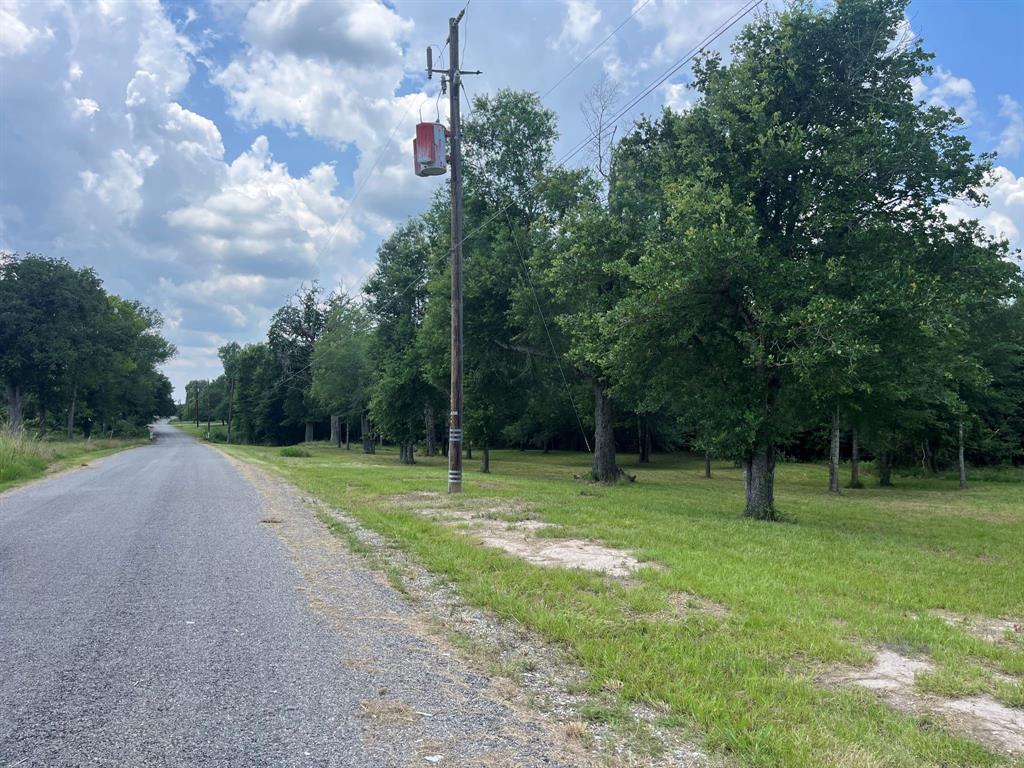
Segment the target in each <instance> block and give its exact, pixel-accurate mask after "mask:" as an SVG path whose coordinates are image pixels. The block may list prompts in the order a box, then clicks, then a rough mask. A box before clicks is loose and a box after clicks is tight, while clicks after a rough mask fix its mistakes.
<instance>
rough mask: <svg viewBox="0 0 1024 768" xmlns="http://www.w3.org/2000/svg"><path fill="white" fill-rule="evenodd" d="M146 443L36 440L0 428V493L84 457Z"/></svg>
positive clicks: (104, 439)
mask: <svg viewBox="0 0 1024 768" xmlns="http://www.w3.org/2000/svg"><path fill="white" fill-rule="evenodd" d="M144 442H146V440H145V439H141V438H139V439H136V438H129V439H121V438H101V439H94V440H38V439H34V438H32V437H29V436H27V435H24V434H20V435H12V434H10V433H9V432H6V431H4V430H2V429H0V490H3V489H4V488H7V487H9V486H11V485H15V484H17V483H19V482H22V481H24V480H31V479H32V478H35V477H40V476H41V475H43V474H45V473H46V471H47V470H48V469H50V468H51V467H54V468H58V469H59V468H60V467H62V466H64V465H68V464H71V463H72V462H74V461H76V460H78V459H81V458H83V457H86V456H88V457H90V458H94V457H98V456H105V455H107V454H109V453H114V452H115V451H119V450H122V449H124V448H129V447H131V446H133V445H139V444H141V443H144Z"/></svg>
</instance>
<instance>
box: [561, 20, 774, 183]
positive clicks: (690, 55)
mask: <svg viewBox="0 0 1024 768" xmlns="http://www.w3.org/2000/svg"><path fill="white" fill-rule="evenodd" d="M761 2H762V0H751V2H749V3H748V4H747V5H745V6H743V7H741V8H740V9H739V10H738V11H736V12H735V13H734V14H733V15H732V16H730V17H729V18H728V19H726V21H724V22H722V24H720V25H719V26H718V27H717V28H716V29H715V30H714V31H712V32H711V33H709V34H708V35H707V36H706V37H705V38H704V39H703V40H702V41H701V42H700V43H699V44H698V45H696V46H694V47H693V48H691V49H690V50H689V52H687V53H686V54H685V55H684V56H683V57H682V58H680V59H677V60H676V61H675V62H674V63H673V64H672V65H671V66H670V67H669V68H668V69H667V70H666V71H665V72H664V73H663V74H662V75H661V76H660V77H658V78H656V79H655V80H654V82H652V83H650V84H649V85H648V86H647V87H646V88H644V89H643V91H641V93H640V94H639V95H638V96H636V97H635V98H634V99H633V100H632V101H630V102H629V103H628V104H626V106H625V107H623V108H622V109H621V110H619V112H618V114H616V115H615V117H613V118H612V119H611V120H609V121H608V123H607V124H606V125H605V126H603V127H601V128H599V129H598V130H597V131H595V132H594V133H592V134H591V135H590V136H588V137H587V138H585V139H584V140H583V141H582V142H580V143H579V144H578V145H577V146H576V147H575V148H574V149H573V150H572V151H571V152H569V154H567V155H565V156H564V157H563V158H562V159H561V160H559V161H558V163H557V164H556V166H561V165H564V164H565V163H567V162H569V161H570V160H571V159H572V158H573V157H575V156H576V155H578V154H579V153H580V152H581V151H583V149H584V148H586V147H587V145H589V144H590V143H591V142H592V141H594V140H595V139H599V138H603V136H604V132H605V131H607V130H610V128H611V126H613V125H614V124H615V123H616V122H617V121H618V120H619V119H620V118H621V117H622V116H623V115H625V114H626V113H627V112H628V111H629V110H631V109H632V108H633V107H635V106H636V105H637V104H639V103H640V102H641V101H643V100H644V99H645V98H647V97H648V96H650V95H651V94H652V93H653V92H654V91H655V90H656V89H657V88H658V87H660V86H661V85H662V84H663V83H664V82H665V81H666V80H668V79H669V78H670V77H672V75H674V74H675V73H676V72H678V71H679V70H680V69H682V68H683V67H684V66H686V65H687V64H688V63H690V62H691V61H693V60H694V59H695V58H696V57H697V56H698V54H700V53H701V51H703V50H704V49H705V48H707V47H708V46H709V45H711V43H713V42H715V41H716V40H717V39H718V38H720V37H721V36H722V35H724V34H725V33H726V32H727V31H728V30H729V28H730V27H732V26H733V25H734V24H735V23H736V22H737V21H739V20H740V19H742V18H743V17H744V16H746V15H747V14H748V13H750V12H751V11H752V10H754V9H755V8H756V7H757V6H758V5H760V4H761Z"/></svg>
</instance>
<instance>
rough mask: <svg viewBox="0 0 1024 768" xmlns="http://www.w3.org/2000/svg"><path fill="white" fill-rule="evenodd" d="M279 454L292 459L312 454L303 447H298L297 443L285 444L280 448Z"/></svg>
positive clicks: (303, 457) (304, 457) (307, 456)
mask: <svg viewBox="0 0 1024 768" xmlns="http://www.w3.org/2000/svg"><path fill="white" fill-rule="evenodd" d="M281 455H282V456H287V457H289V458H292V459H308V458H309V457H310V456H312V455H313V454H312V453H310V452H309V451H307V450H306V449H305V448H299V447H298V446H297V445H286V446H285V447H284V448H282V449H281Z"/></svg>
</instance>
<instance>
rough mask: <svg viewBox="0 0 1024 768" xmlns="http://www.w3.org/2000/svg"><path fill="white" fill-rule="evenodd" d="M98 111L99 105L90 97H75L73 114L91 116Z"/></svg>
mask: <svg viewBox="0 0 1024 768" xmlns="http://www.w3.org/2000/svg"><path fill="white" fill-rule="evenodd" d="M99 111H100V105H99V104H97V103H96V102H95V101H93V100H92V99H78V98H76V99H75V116H76V117H92V116H93V115H95V114H96V113H97V112H99Z"/></svg>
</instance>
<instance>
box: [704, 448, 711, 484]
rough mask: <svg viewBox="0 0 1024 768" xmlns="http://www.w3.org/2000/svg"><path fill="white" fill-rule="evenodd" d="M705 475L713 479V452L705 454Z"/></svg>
mask: <svg viewBox="0 0 1024 768" xmlns="http://www.w3.org/2000/svg"><path fill="white" fill-rule="evenodd" d="M704 477H706V478H707V479H708V480H710V479H711V454H710V453H705V454H704Z"/></svg>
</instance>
